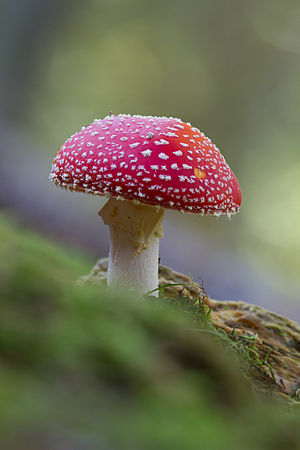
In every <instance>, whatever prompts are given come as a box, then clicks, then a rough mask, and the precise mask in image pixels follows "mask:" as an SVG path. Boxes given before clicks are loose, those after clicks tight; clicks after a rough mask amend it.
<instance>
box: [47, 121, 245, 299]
mask: <svg viewBox="0 0 300 450" xmlns="http://www.w3.org/2000/svg"><path fill="white" fill-rule="evenodd" d="M50 179H51V180H52V181H54V183H55V184H57V185H58V186H61V187H63V188H65V189H69V190H71V191H80V192H86V193H89V194H93V195H106V196H108V197H109V200H108V202H107V203H106V204H105V205H104V207H103V208H102V209H101V211H100V212H99V215H100V216H101V217H102V219H103V222H104V223H105V225H108V226H109V228H110V239H111V241H110V253H109V265H108V276H107V282H108V285H115V284H116V285H119V286H123V287H127V288H129V289H133V290H135V291H136V292H138V293H140V294H144V293H146V292H149V291H152V290H154V289H156V288H157V287H158V249H159V239H160V238H161V237H162V236H163V228H162V221H163V217H164V208H168V209H176V210H179V211H182V212H191V213H198V214H212V215H214V216H219V215H221V214H226V215H228V216H230V215H231V214H234V213H236V212H238V210H239V207H240V205H241V191H240V187H239V184H238V181H237V179H236V177H235V176H234V174H233V172H232V171H231V169H230V168H229V166H228V165H227V163H226V161H225V159H224V157H223V156H222V154H221V153H220V151H219V150H218V148H217V147H216V146H215V145H214V144H213V143H212V142H211V141H210V139H208V138H207V137H206V136H205V135H204V134H203V133H202V132H201V131H199V130H198V129H197V128H194V127H192V126H191V125H190V124H189V123H184V122H182V121H181V120H180V119H175V118H167V117H151V116H137V115H136V116H130V115H125V114H120V115H118V116H113V115H109V116H107V117H105V118H104V119H102V120H100V119H96V120H95V121H94V122H93V123H92V124H90V125H88V126H86V127H83V128H82V129H81V131H79V132H78V133H75V134H74V135H73V136H71V137H70V138H69V139H68V140H67V141H66V142H65V144H64V145H63V146H62V147H61V148H60V149H59V151H58V153H57V155H56V157H55V159H54V162H53V166H52V172H51V174H50ZM154 295H157V292H156V294H154Z"/></svg>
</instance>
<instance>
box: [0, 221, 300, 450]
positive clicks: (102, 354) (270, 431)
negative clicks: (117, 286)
mask: <svg viewBox="0 0 300 450" xmlns="http://www.w3.org/2000/svg"><path fill="white" fill-rule="evenodd" d="M87 271H88V267H87V263H86V262H84V261H82V260H81V259H80V257H79V255H75V254H71V253H69V252H67V251H63V250H61V249H58V248H56V247H55V246H53V245H52V244H49V243H47V242H45V241H44V240H43V239H41V238H38V237H36V236H35V235H34V234H32V233H30V232H28V231H24V230H23V229H22V228H21V227H20V226H18V225H16V224H14V223H13V222H12V221H9V220H8V219H7V218H5V217H4V216H2V218H1V220H0V298H1V302H0V427H1V429H0V432H1V443H0V448H1V449H3V450H4V449H5V450H6V449H10V450H28V449H30V450H37V449H43V450H44V449H46V450H48V449H51V450H52V449H53V450H54V449H55V450H60V449H64V450H65V449H67V448H70V449H72V450H73V449H74V450H77V449H78V450H79V449H80V450H85V449H98V448H99V449H100V448H101V449H114V450H117V449H130V450H134V449H137V450H143V449H149V450H154V449H155V450H159V449H172V450H174V449H175V450H176V449H178V450H182V449H185V450H189V449H191V450H193V449H199V448H201V449H205V450H206V449H207V450H213V449H231V450H235V449H241V448H242V449H243V450H248V449H249V450H250V449H251V450H252V449H258V450H259V449H281V448H285V447H286V448H289V449H297V448H300V415H299V413H298V412H297V411H294V410H292V409H291V408H290V406H289V405H282V404H281V405H279V404H274V403H273V402H272V401H271V400H270V401H267V400H266V399H265V400H264V401H262V400H260V399H259V398H257V396H256V395H255V394H254V393H253V391H252V389H251V387H250V384H249V383H248V379H247V376H248V375H249V376H250V375H251V374H249V373H248V375H247V370H245V361H248V360H249V357H250V356H251V351H252V350H251V348H252V349H254V347H253V345H252V344H253V343H252V342H250V341H249V340H248V341H246V342H245V343H244V344H245V345H242V344H243V343H242V342H241V340H240V338H239V340H235V339H231V340H229V339H228V338H227V337H226V336H224V335H222V334H221V333H219V332H217V331H216V330H215V329H214V327H213V324H212V323H211V321H210V317H209V309H207V307H205V306H204V305H202V304H201V303H195V302H193V301H190V300H187V299H184V298H178V299H176V300H174V299H173V300H170V299H169V300H168V299H164V298H159V299H153V298H152V297H151V298H150V297H148V298H144V299H137V298H134V297H132V296H131V295H129V294H128V293H126V292H121V291H110V292H108V291H106V290H105V289H101V288H99V287H95V286H84V287H79V286H78V285H76V283H75V280H76V279H78V277H79V276H80V275H81V274H83V273H86V272H87ZM243 354H244V356H242V355H243ZM254 356H255V355H252V357H254ZM250 359H251V358H250ZM252 359H253V358H252Z"/></svg>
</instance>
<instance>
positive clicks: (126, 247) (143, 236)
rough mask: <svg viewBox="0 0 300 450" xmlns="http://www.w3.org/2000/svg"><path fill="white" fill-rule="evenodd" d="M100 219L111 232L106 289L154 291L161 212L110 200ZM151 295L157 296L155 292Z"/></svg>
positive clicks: (156, 209)
mask: <svg viewBox="0 0 300 450" xmlns="http://www.w3.org/2000/svg"><path fill="white" fill-rule="evenodd" d="M99 215H100V216H101V217H102V219H103V222H104V223H105V224H106V225H108V226H109V229H110V253H109V263H108V275H107V284H108V286H111V285H118V286H121V287H125V288H127V289H130V290H134V291H135V292H137V293H139V294H141V295H143V294H146V293H147V292H149V291H152V290H153V289H156V288H157V287H158V251H159V239H160V238H161V237H162V236H163V229H162V221H163V216H164V210H163V209H162V208H157V207H153V206H147V205H142V204H136V203H133V202H130V201H125V200H117V199H116V198H113V197H112V198H110V199H109V201H108V202H107V203H106V204H105V205H104V207H103V208H102V209H101V211H100V212H99ZM152 295H155V296H158V291H156V292H154V293H153V294H152Z"/></svg>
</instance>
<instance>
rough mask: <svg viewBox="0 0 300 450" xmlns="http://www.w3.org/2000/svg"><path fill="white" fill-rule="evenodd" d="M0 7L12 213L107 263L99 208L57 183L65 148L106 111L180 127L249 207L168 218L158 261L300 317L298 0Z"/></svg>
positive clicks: (54, 1)
mask: <svg viewBox="0 0 300 450" xmlns="http://www.w3.org/2000/svg"><path fill="white" fill-rule="evenodd" d="M0 5H1V6H0V7H1V14H0V21H1V22H0V23H1V31H0V33H1V35H0V50H1V68H0V133H1V143H0V151H1V163H0V206H1V208H2V209H3V210H4V211H5V213H6V214H9V215H14V216H15V217H18V218H19V220H20V221H21V223H22V224H24V225H25V226H27V227H30V228H33V229H34V230H37V231H38V232H39V233H42V234H44V235H47V236H49V237H50V238H51V239H52V240H56V241H58V242H60V243H61V244H63V245H64V246H69V247H73V248H79V249H81V250H82V251H83V252H84V253H85V254H86V255H87V257H88V258H89V261H90V265H92V264H93V262H94V261H95V259H96V258H97V257H99V256H103V255H105V254H107V252H108V233H107V230H106V229H105V227H104V225H103V224H102V222H101V220H100V219H99V218H98V217H97V212H98V210H99V209H100V207H101V205H102V203H101V201H99V199H98V198H89V196H86V195H81V194H71V193H69V192H63V191H60V190H58V189H56V188H55V187H54V186H51V185H50V182H49V181H48V173H49V170H50V168H51V162H52V159H53V157H54V155H55V153H56V151H57V149H58V148H59V147H60V146H61V145H62V143H63V142H64V141H65V140H66V138H67V137H68V136H69V135H70V134H72V133H73V132H75V131H77V130H78V129H79V128H80V127H81V126H82V125H84V124H87V123H89V122H90V121H92V120H93V119H94V118H101V117H103V116H105V115H106V114H108V113H109V112H110V111H113V113H114V114H118V113H131V114H135V113H137V114H151V115H167V116H168V115H170V116H177V117H180V118H181V119H183V120H185V121H190V122H191V123H192V124H193V125H195V126H197V127H199V128H200V129H201V130H202V131H204V132H205V133H206V134H207V135H208V136H209V137H210V138H211V139H212V140H213V142H214V143H215V144H216V145H217V146H218V147H219V148H220V149H221V151H222V152H223V154H224V156H225V157H226V159H227V161H228V162H229V164H230V166H231V167H232V169H233V171H234V172H235V174H236V176H237V178H238V180H239V182H240V185H241V188H242V192H243V206H242V209H241V211H240V213H239V215H237V216H236V217H233V218H232V220H231V221H230V222H229V221H228V219H226V218H220V219H218V220H216V219H214V218H210V217H207V218H202V217H197V216H194V215H183V216H182V215H180V214H176V213H174V212H170V213H168V214H167V218H166V222H165V237H164V238H163V239H162V241H161V261H162V263H163V264H167V265H171V266H172V267H173V268H174V269H176V270H180V271H183V272H185V273H188V272H189V273H191V274H192V275H193V276H194V277H195V279H197V277H200V278H201V279H203V280H204V282H205V285H206V287H207V290H208V293H209V294H210V295H211V296H212V297H216V298H219V299H224V300H225V299H229V298H231V299H234V300H245V301H248V302H253V303H256V304H260V305H263V306H265V307H267V308H269V309H272V310H274V311H278V312H280V313H282V314H284V315H286V316H288V317H292V318H295V319H298V320H300V301H299V287H300V281H299V269H300V256H299V255H300V226H299V223H300V203H299V198H300V152H299V141H300V126H299V117H300V89H299V84H300V4H299V1H298V0H286V1H284V2H283V1H282V0H265V1H261V0H260V1H258V0H252V1H246V0H228V1H223V0H189V1H186V2H182V1H179V0H172V1H171V0H160V1H158V0H153V1H146V0H102V1H101V0H85V1H84V2H83V1H82V2H80V1H78V0H77V1H76V0H74V1H67V0H60V1H58V0H51V1H50V0H43V1H38V0H24V1H19V2H18V1H12V0H2V2H1V3H0ZM1 238H2V239H4V238H5V236H1Z"/></svg>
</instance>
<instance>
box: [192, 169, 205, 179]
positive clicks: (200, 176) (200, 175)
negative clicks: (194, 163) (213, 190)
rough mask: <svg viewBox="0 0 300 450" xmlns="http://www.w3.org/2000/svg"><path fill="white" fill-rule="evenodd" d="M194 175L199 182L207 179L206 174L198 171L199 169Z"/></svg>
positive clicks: (195, 170)
mask: <svg viewBox="0 0 300 450" xmlns="http://www.w3.org/2000/svg"><path fill="white" fill-rule="evenodd" d="M194 174H195V176H196V177H197V178H198V180H204V179H205V178H206V173H205V172H203V170H201V169H198V167H195V168H194Z"/></svg>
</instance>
